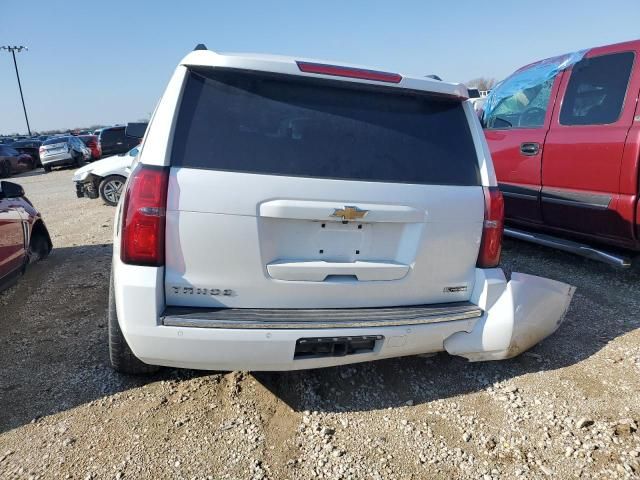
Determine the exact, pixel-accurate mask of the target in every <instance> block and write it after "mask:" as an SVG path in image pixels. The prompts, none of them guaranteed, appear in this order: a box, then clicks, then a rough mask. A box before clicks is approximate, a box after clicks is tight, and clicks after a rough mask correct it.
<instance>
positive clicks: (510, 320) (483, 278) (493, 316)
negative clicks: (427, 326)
mask: <svg viewBox="0 0 640 480" xmlns="http://www.w3.org/2000/svg"><path fill="white" fill-rule="evenodd" d="M478 277H479V278H477V281H476V290H474V297H476V298H475V300H476V302H474V303H478V304H479V306H481V307H482V308H483V309H484V310H485V315H484V316H483V318H482V319H481V320H480V321H478V322H477V323H476V325H475V326H474V328H473V330H472V331H471V332H458V333H455V334H453V335H451V336H450V337H448V338H447V339H446V340H445V342H444V347H445V350H446V351H447V352H448V353H450V354H451V355H458V356H462V357H465V358H467V359H468V360H470V361H473V362H476V361H483V360H503V359H506V358H512V357H515V356H517V355H519V354H521V353H522V352H525V351H526V350H528V349H529V348H531V347H533V346H534V345H536V344H537V343H538V342H540V341H542V340H543V339H545V338H546V337H548V336H549V335H551V334H552V333H553V332H555V331H556V330H557V329H558V327H559V326H560V324H561V323H562V322H563V320H564V317H565V315H566V313H567V310H568V308H569V305H570V303H571V298H572V297H573V293H574V291H575V287H573V286H571V285H568V284H566V283H563V282H558V281H556V280H550V279H547V278H542V277H536V276H534V275H527V274H524V273H513V274H512V275H511V280H510V281H509V282H506V281H505V279H504V274H503V273H502V271H501V270H497V269H496V270H488V271H482V270H481V271H479V274H478Z"/></svg>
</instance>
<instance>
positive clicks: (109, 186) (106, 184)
mask: <svg viewBox="0 0 640 480" xmlns="http://www.w3.org/2000/svg"><path fill="white" fill-rule="evenodd" d="M126 181H127V179H126V178H124V177H122V176H120V175H109V176H108V177H105V178H103V179H102V181H101V182H100V186H99V187H98V192H99V193H100V198H102V201H103V202H104V203H106V204H107V205H110V206H112V207H115V206H116V205H117V204H118V200H120V195H122V190H123V188H124V183H125V182H126Z"/></svg>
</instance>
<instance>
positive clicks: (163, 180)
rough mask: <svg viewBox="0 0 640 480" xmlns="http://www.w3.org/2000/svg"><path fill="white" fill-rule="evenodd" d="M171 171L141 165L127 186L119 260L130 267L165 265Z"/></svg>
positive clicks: (132, 174) (135, 170) (132, 173)
mask: <svg viewBox="0 0 640 480" xmlns="http://www.w3.org/2000/svg"><path fill="white" fill-rule="evenodd" d="M168 183H169V169H167V168H163V167H155V166H150V165H143V164H138V166H137V167H136V168H135V169H134V171H133V172H131V177H130V178H129V182H128V183H127V191H126V192H125V196H124V200H123V201H124V204H123V209H122V227H121V232H120V233H121V244H120V259H121V260H122V261H123V262H124V263H127V264H130V265H146V266H153V267H159V266H162V265H164V232H165V209H166V206H167V188H168Z"/></svg>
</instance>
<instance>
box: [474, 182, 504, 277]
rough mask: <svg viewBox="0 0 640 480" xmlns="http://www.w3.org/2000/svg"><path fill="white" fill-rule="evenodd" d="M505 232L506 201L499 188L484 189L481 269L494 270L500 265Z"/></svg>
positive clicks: (479, 262) (480, 254)
mask: <svg viewBox="0 0 640 480" xmlns="http://www.w3.org/2000/svg"><path fill="white" fill-rule="evenodd" d="M503 230H504V199H503V198H502V193H500V190H499V189H498V187H484V223H483V227H482V241H481V242H480V253H478V264H477V266H478V267H479V268H493V267H497V266H498V264H499V263H500V252H501V251H502V232H503Z"/></svg>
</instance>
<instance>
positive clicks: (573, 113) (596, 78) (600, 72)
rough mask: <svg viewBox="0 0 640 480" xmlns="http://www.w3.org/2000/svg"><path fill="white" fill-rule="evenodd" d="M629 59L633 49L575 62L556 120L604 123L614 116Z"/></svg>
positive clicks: (624, 90) (625, 82)
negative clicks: (558, 116) (558, 118)
mask: <svg viewBox="0 0 640 480" xmlns="http://www.w3.org/2000/svg"><path fill="white" fill-rule="evenodd" d="M633 60H634V55H633V52H621V53H613V54H611V55H602V56H600V57H593V58H585V59H583V60H581V61H580V62H578V63H577V64H576V65H575V66H574V67H573V70H572V72H571V78H570V79H569V84H568V85H567V91H566V94H565V97H564V102H563V103H562V110H561V111H560V124H561V125H607V124H610V123H614V122H615V121H616V120H618V118H619V117H620V112H621V111H622V105H623V103H624V99H625V96H626V93H627V86H628V85H629V76H630V74H631V68H632V67H633Z"/></svg>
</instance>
